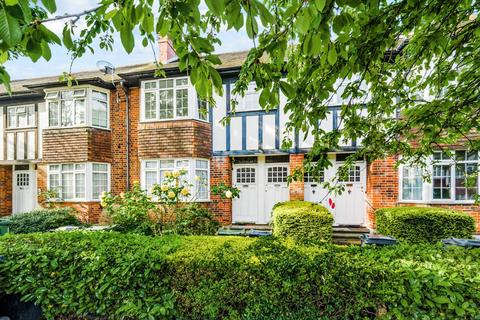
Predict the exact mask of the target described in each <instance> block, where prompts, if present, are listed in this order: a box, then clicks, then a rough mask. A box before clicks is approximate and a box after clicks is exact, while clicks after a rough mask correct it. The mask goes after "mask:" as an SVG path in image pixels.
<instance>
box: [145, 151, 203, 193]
mask: <svg viewBox="0 0 480 320" xmlns="http://www.w3.org/2000/svg"><path fill="white" fill-rule="evenodd" d="M197 160H202V161H206V162H207V169H203V168H199V169H197V167H196V161H197ZM162 161H165V162H167V161H173V165H172V166H170V167H161V166H160V163H161V162H162ZM183 161H188V166H187V167H185V166H182V165H180V164H181V162H183ZM147 162H155V163H156V166H155V168H152V169H147V168H146V163H147ZM140 167H141V174H140V185H141V187H142V189H144V190H147V189H148V188H149V186H147V185H146V173H147V172H155V173H156V183H161V172H163V171H174V170H182V169H184V170H187V174H186V178H187V179H188V181H187V183H188V184H189V185H192V190H191V195H192V197H193V198H194V200H195V202H208V201H210V160H209V159H204V158H165V159H143V160H142V161H141V166H140ZM197 170H205V171H206V172H207V198H204V199H199V198H198V197H197V186H196V183H197V181H196V180H195V176H196V171H197ZM147 192H150V190H147Z"/></svg>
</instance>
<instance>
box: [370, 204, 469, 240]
mask: <svg viewBox="0 0 480 320" xmlns="http://www.w3.org/2000/svg"><path fill="white" fill-rule="evenodd" d="M376 223H377V231H378V232H379V233H382V234H384V235H389V236H393V237H395V238H397V239H398V240H401V241H405V242H410V243H421V242H429V243H434V242H438V241H440V240H442V239H445V238H451V237H456V238H471V236H472V234H473V233H474V232H475V220H474V219H473V218H472V217H471V216H470V215H468V214H467V213H463V212H460V211H455V210H450V209H443V208H434V207H396V208H384V209H379V210H377V211H376Z"/></svg>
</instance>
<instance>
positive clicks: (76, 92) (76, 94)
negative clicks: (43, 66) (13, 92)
mask: <svg viewBox="0 0 480 320" xmlns="http://www.w3.org/2000/svg"><path fill="white" fill-rule="evenodd" d="M66 91H72V101H73V104H74V105H75V100H83V99H84V100H85V121H84V123H83V124H75V123H74V124H73V125H71V126H62V122H61V121H62V114H61V101H62V98H61V95H62V92H66ZM82 91H83V92H84V93H81V92H82ZM93 91H98V92H101V93H104V94H106V95H107V101H106V102H107V115H106V116H107V126H106V127H102V126H96V125H93V117H92V114H93V112H92V107H93ZM45 102H46V108H47V128H52V129H53V128H58V129H62V128H79V127H92V128H98V129H103V130H110V112H111V111H110V90H108V89H104V88H100V87H95V86H89V85H85V86H75V87H61V88H51V89H46V90H45ZM51 103H57V104H58V117H57V121H58V124H57V125H52V126H51V125H50V104H51ZM74 118H75V115H74ZM74 120H75V119H74Z"/></svg>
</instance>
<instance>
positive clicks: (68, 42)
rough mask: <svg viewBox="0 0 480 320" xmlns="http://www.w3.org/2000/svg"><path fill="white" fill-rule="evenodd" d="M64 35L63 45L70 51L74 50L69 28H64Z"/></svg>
mask: <svg viewBox="0 0 480 320" xmlns="http://www.w3.org/2000/svg"><path fill="white" fill-rule="evenodd" d="M62 35H63V44H64V45H65V47H66V48H67V49H68V50H72V49H73V41H72V34H71V32H70V30H69V29H68V27H67V26H65V27H64V28H63V31H62Z"/></svg>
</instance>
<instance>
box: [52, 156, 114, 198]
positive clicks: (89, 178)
mask: <svg viewBox="0 0 480 320" xmlns="http://www.w3.org/2000/svg"><path fill="white" fill-rule="evenodd" d="M94 164H101V165H107V172H106V173H107V190H105V191H107V192H109V191H110V189H111V166H110V164H109V163H104V162H76V163H72V162H68V163H50V164H47V187H48V189H49V190H50V189H51V179H50V176H51V175H53V174H58V177H59V187H60V190H58V191H59V192H60V199H58V201H59V202H100V201H101V199H100V198H98V199H96V198H94V197H93V173H94V172H93V165H94ZM62 165H73V171H70V170H69V171H63V170H62ZM77 165H84V166H85V167H84V169H76V166H77ZM52 166H59V169H58V170H52ZM63 172H72V173H73V174H74V179H73V193H74V197H73V198H71V199H64V198H62V196H61V188H62V173H63ZM103 172H104V171H102V173H103ZM75 173H83V174H85V197H84V198H76V197H75V189H76V185H75V184H76V180H75Z"/></svg>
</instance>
